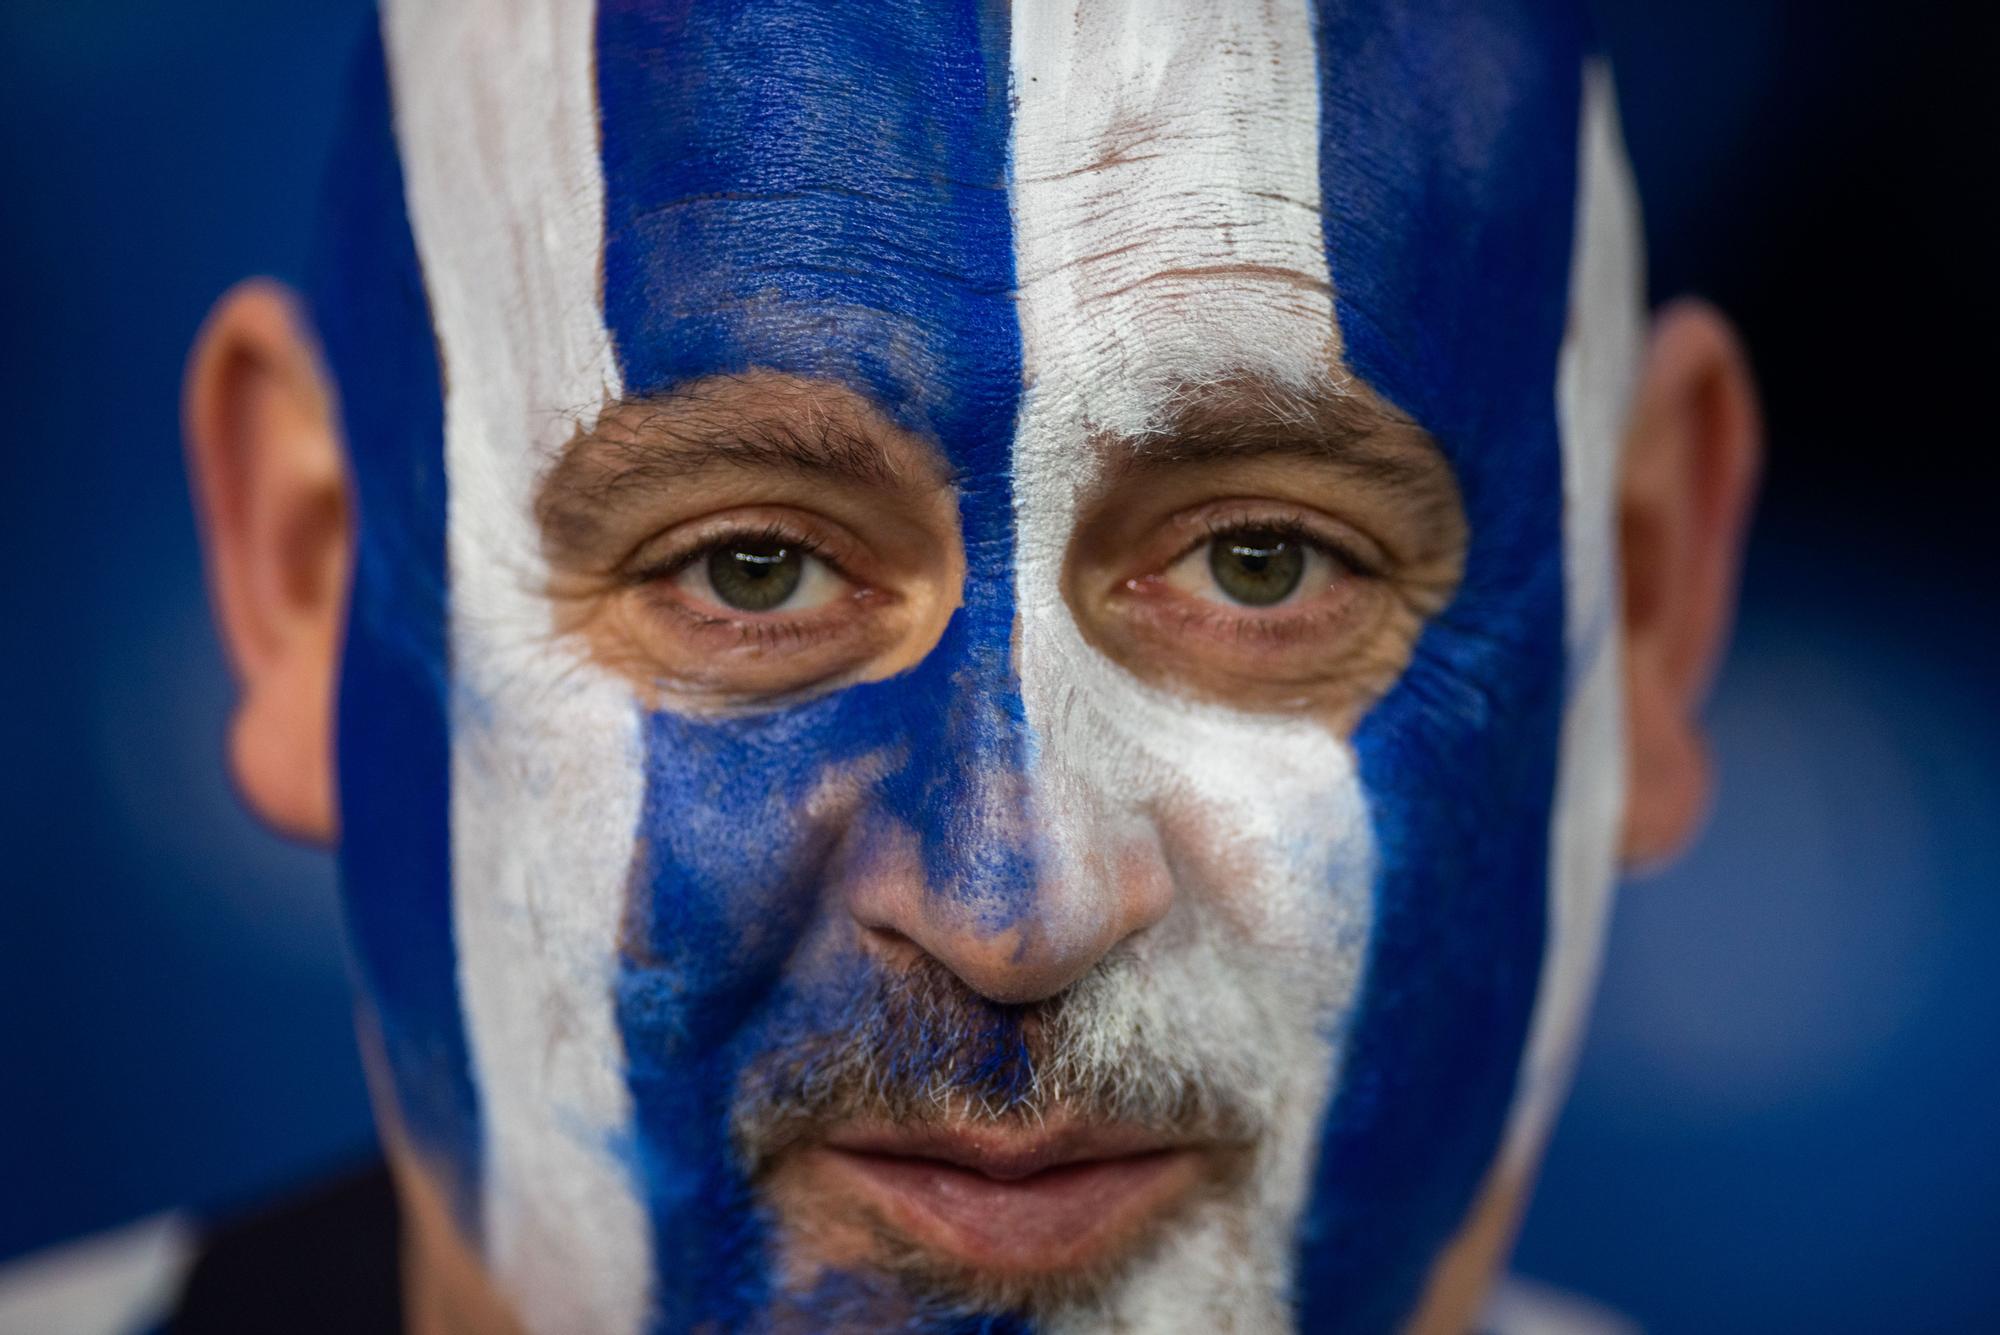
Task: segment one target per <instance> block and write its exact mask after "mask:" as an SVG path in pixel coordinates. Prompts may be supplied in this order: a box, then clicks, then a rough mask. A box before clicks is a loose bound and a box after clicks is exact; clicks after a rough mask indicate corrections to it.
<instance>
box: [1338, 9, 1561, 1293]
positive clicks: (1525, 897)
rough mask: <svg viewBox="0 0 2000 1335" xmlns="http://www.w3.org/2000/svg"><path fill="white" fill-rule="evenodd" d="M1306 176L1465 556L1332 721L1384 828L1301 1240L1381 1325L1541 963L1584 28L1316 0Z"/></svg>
mask: <svg viewBox="0 0 2000 1335" xmlns="http://www.w3.org/2000/svg"><path fill="white" fill-rule="evenodd" d="M1318 35H1319V51H1320V97H1321V128H1320V133H1321V141H1322V149H1321V156H1320V180H1321V188H1322V190H1323V192H1324V202H1325V230H1326V246H1327V260H1328V267H1329V270H1330V271H1331V273H1332V277H1333V285H1334V291H1335V293H1336V309H1337V311H1338V316H1339V321H1340V327H1341V331H1342V335H1343V337H1344V339H1345V341H1346V349H1347V357H1348V360H1349V362H1350V364H1351V365H1352V367H1353V368H1354V370H1355V372H1356V373H1357V374H1359V375H1360V376H1361V377H1362V378H1364V379H1365V380H1367V381H1368V382H1369V383H1370V384H1372V385H1374V386H1375V387H1376V388H1377V389H1378V390H1380V391H1381V392H1382V393H1383V394H1384V395H1386V396H1387V397H1388V398H1389V399H1390V400H1391V401H1393V402H1395V403H1396V404H1398V405H1399V406H1400V407H1402V408H1403V409H1404V410H1405V411H1407V412H1409V413H1411V414H1412V415H1413V416H1414V417H1415V418H1416V419H1417V420H1418V421H1420V422H1422V423H1423V424H1424V425H1425V426H1426V427H1427V428H1428V429H1429V430H1430V432H1431V433H1432V435H1433V436H1434V437H1436V439H1437V440H1438V442H1439V444H1440V446H1441V447H1442V448H1443V450H1444V451H1445V454H1446V456H1447V457H1448V458H1449V459H1450V460H1451V463H1452V466H1453V469H1454V471H1455V472H1456V473H1457V475H1458V483H1459V487H1460V490H1461V493H1462V495H1463V498H1464V504H1465V510H1466V518H1467V522H1468V524H1469V527H1470V532H1471V540H1470V547H1469V549H1468V551H1467V553H1466V560H1465V576H1464V581H1463V583H1462V584H1461V586H1460V589H1459V592H1458V595H1457V597H1456V599H1455V601H1454V602H1453V603H1452V605H1451V606H1450V608H1449V609H1448V610H1447V611H1446V612H1444V613H1443V614H1442V615H1441V616H1440V617H1438V618H1437V619H1436V620H1435V621H1434V622H1433V623H1432V624H1431V625H1430V626H1429V627H1428V628H1427V629H1426V630H1425V632H1424V634H1423V636H1422V638H1421V639H1420V641H1419V643H1418V645H1417V650H1416V654H1415V656H1414V658H1413V659H1412V661H1411V662H1410V665H1409V667H1408V668H1407V669H1406V670H1405V672H1404V674H1403V677H1402V679H1401V681H1400V682H1399V683H1398V685H1397V687H1396V688H1395V690H1394V691H1393V692H1392V693H1391V694H1390V695H1389V696H1388V697H1386V698H1385V699H1384V700H1383V701H1382V702H1381V704H1379V705H1378V706H1377V707H1376V708H1375V709H1374V711H1373V712H1372V713H1371V714H1370V715H1369V716H1368V718H1367V719H1366V720H1365V721H1364V722H1363V724H1362V726H1361V728H1360V729H1359V731H1358V732H1357V734H1356V736H1355V739H1354V745H1355V750H1356V753H1357V756H1358V759H1359V762H1360V768H1361V774H1362V781H1363V783H1364V784H1365V785H1366V787H1367V789H1368V792H1369V793H1370V795H1371V798H1372V804H1373V810H1374V813H1375V828H1376V837H1377V840H1378V847H1379V849H1380V858H1381V865H1380V872H1379V880H1378V889H1377V901H1376V902H1377V917H1376V923H1375V930H1374V938H1373V940H1372V942H1371V946H1370V961H1369V969H1370V974H1369V979H1370V981H1369V983H1368V986H1367V988H1366V989H1365V991H1364V992H1363V994H1362V997H1361V999H1360V1005H1359V1011H1358V1014H1357V1016H1356V1018H1355V1020H1354V1027H1353V1030H1352V1037H1351V1039H1350V1047H1349V1050H1348V1053H1349V1055H1348V1058H1347V1064H1346V1069H1345V1071H1344V1073H1343V1076H1342V1080H1341V1086H1340V1089H1339V1091H1338V1093H1337V1094H1336V1097H1335V1102H1334V1105H1333V1107H1332V1109H1331V1111H1330V1113H1329V1116H1328V1121H1327V1129H1326V1137H1325V1140H1324V1143H1323V1149H1322V1157H1321V1161H1320V1167H1319V1175H1318V1181H1317V1189H1316V1191H1315V1195H1314V1199H1313V1204H1312V1207H1311V1212H1310V1215H1309V1218H1308V1223H1307V1231H1306V1243H1305V1248H1306V1254H1305V1257H1304V1259H1303V1261H1302V1263H1301V1268H1300V1272H1299V1273H1300V1276H1301V1297H1302V1302H1303V1306H1302V1324H1303V1327H1304V1328H1305V1329H1309V1330H1356V1331H1373V1330H1388V1329H1393V1328H1394V1327H1395V1326H1396V1325H1397V1324H1398V1323H1399V1322H1400V1321H1401V1320H1402V1319H1403V1318H1404V1317H1405V1316H1406V1314H1407V1313H1408V1312H1409V1310H1410V1309H1411V1307H1412V1306H1413V1304H1414V1303H1415V1302H1416V1300H1417V1297H1418V1295H1419V1294H1420V1293H1421V1292H1422V1289H1423V1285H1424V1282H1425V1280H1426V1278H1427V1277H1428V1272H1429V1267H1430V1266H1431V1264H1432V1262H1433V1261H1434V1260H1435V1259H1436V1257H1437V1254H1438V1252H1439V1249H1440V1248H1441V1247H1443V1245H1444V1244H1445V1243H1446V1242H1448V1241H1449V1240H1450V1238H1451V1236H1452V1235H1453V1234H1454V1233H1455V1232H1456V1231H1457V1229H1458V1228H1459V1226H1460V1225H1461V1224H1462V1223H1463V1221H1464V1218H1465V1212H1466V1210H1467V1208H1468V1207H1469V1206H1470V1204H1471V1203H1472V1201H1473V1199H1474V1197H1475V1195H1476V1193H1477V1192H1478V1190H1479V1188H1480V1186H1481V1185H1482V1181H1483V1178H1484V1175H1485V1172H1486V1170H1487V1168H1488V1167H1489V1166H1490V1164H1491V1163H1492V1160H1493V1156H1494V1152H1495V1150H1496V1149H1497V1147H1498V1145H1499V1140H1500V1134H1501V1130H1502V1127H1503V1124H1504V1122H1505V1119H1506V1114H1507V1111H1508V1107H1509V1104H1510V1102H1511V1100H1512V1097H1513V1091H1514V1081H1515V1073H1516V1069H1517V1066H1518V1063H1519V1061H1520V1054H1521V1049H1522V1044H1523V1042H1524V1039H1525V1035H1526V1032H1527V1025H1528V1019H1529V1014H1530V1011H1531V1009H1532V1006H1533V1003H1534V999H1535V992H1536V988H1537V984H1538V970H1539V968H1540V964H1541V952H1542V947H1543V931H1544V915H1545V912H1546V907H1547V894H1548V870H1549V868H1548V839H1549V829H1550V801H1551V797H1552V794H1553V791H1554V781H1555V757H1556V738H1557V733H1558V728H1559V725H1560V720H1561V708H1562V703H1563V687H1564V672H1563V571H1562V533H1561V523H1562V494H1563V493H1562V460H1561V445H1560V441H1559V439H1558V436H1557V426H1556V400H1555V385H1556V356H1557V350H1558V348H1559V346H1560V344H1561V341H1562V335H1563V326H1564V319H1565V313H1566V309H1567V296H1568V269H1569V261H1570V245H1571V231H1572V226H1573V223H1572V212H1573V209H1574V207H1575V176H1576V142H1577V114H1578V107H1579V103H1580V98H1581V73H1580V71H1581V62H1582V59H1583V55H1584V50H1585V47H1584V35H1583V33H1582V31H1581V17H1580V15H1577V14H1576V13H1575V12H1574V11H1573V9H1572V7H1571V6H1568V5H1557V4H1535V3H1523V2H1521V0H1482V3H1479V4H1477V5H1457V6H1453V7H1452V9H1451V15H1450V18H1449V19H1448V20H1445V19H1438V18H1433V17H1429V16H1427V15H1424V14H1422V13H1419V12H1416V11H1415V8H1414V7H1412V6H1407V5H1404V4H1401V3H1397V0H1322V3H1321V4H1320V6H1319V14H1318Z"/></svg>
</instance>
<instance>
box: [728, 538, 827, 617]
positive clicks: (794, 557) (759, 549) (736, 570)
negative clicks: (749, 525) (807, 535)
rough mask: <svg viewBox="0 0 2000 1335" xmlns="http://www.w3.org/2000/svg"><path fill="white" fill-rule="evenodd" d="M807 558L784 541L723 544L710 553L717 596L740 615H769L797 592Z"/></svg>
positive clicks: (803, 574) (803, 575) (804, 571)
mask: <svg viewBox="0 0 2000 1335" xmlns="http://www.w3.org/2000/svg"><path fill="white" fill-rule="evenodd" d="M805 573H806V561H805V556H804V555H803V554H802V553H800V552H799V551H797V550H796V549H794V548H791V547H787V546H786V545H785V544H784V543H782V542H770V541H747V542H730V543H724V544H723V545H722V546H720V547H717V548H716V549H715V550H714V551H712V552H710V553H709V554H708V583H709V587H711V588H713V589H714V590H715V596H716V597H718V598H720V599H722V601H723V602H725V603H727V604H728V605H729V606H731V607H733V608H736V609H737V610H738V611H741V612H768V611H770V610H771V609H772V608H774V607H777V606H779V605H781V604H782V603H783V602H784V601H785V600H786V599H787V598H789V597H791V596H792V594H793V593H794V592H795V591H797V589H798V587H799V581H800V580H801V579H803V578H804V577H805Z"/></svg>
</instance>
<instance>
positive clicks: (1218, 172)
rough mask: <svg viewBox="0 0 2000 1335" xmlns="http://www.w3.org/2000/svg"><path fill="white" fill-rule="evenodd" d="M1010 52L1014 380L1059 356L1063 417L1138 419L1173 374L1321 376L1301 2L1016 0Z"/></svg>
mask: <svg viewBox="0 0 2000 1335" xmlns="http://www.w3.org/2000/svg"><path fill="white" fill-rule="evenodd" d="M1279 10H1283V11H1285V12H1282V13H1280V12H1277V11H1279ZM1012 49H1013V92H1014V96H1015V99H1016V103H1015V106H1016V111H1015V117H1016V119H1015V127H1014V157H1013V174H1014V226H1015V255H1016V260H1015V263H1016V270H1017V273H1018V275H1019V282H1020V288H1021V326H1022V328H1021V336H1022V344H1023V353H1024V356H1025V359H1026V363H1027V367H1028V381H1029V384H1030V385H1039V384H1040V382H1041V381H1042V379H1043V378H1044V377H1046V376H1048V374H1049V373H1050V369H1051V367H1052V366H1054V364H1055V363H1056V362H1057V360H1058V359H1060V361H1061V368H1060V369H1061V371H1062V372H1063V376H1062V392H1063V394H1064V395H1066V396H1069V398H1070V400H1071V401H1069V402H1066V403H1065V404H1064V405H1063V406H1064V409H1065V411H1066V412H1067V413H1068V414H1069V415H1070V416H1072V417H1076V418H1079V419H1081V420H1084V421H1088V422H1090V423H1092V424H1094V425H1096V426H1097V427H1099V428H1102V429H1105V430H1110V431H1121V432H1126V433H1133V434H1136V433H1138V432H1140V431H1142V430H1144V429H1145V427H1146V426H1147V425H1148V424H1149V423H1150V422H1151V421H1152V419H1153V418H1154V416H1155V415H1156V414H1157V413H1158V412H1159V410H1160V409H1161V407H1162V406H1163V403H1162V398H1161V395H1162V392H1163V391H1164V390H1165V389H1167V388H1168V387H1169V386H1171V385H1172V384H1173V383H1175V382H1176V381H1181V382H1188V381H1192V382H1196V383H1199V382H1201V381H1203V380H1207V379H1211V378H1213V377H1215V376H1218V375H1222V374H1227V373H1231V372H1258V373H1262V374H1265V375H1268V376H1271V377H1273V378H1276V379H1278V380H1281V381H1284V382H1288V383H1296V384H1300V385H1301V386H1303V385H1304V384H1307V383H1311V381H1312V380H1313V379H1314V378H1316V377H1317V376H1319V375H1322V374H1324V372H1325V371H1326V370H1327V368H1329V367H1330V366H1331V364H1332V357H1333V355H1334V354H1335V352H1336V351H1337V349H1336V348H1335V346H1334V343H1333V340H1334V337H1335V325H1334V319H1333V306H1332V297H1331V294H1330V291H1329V289H1328V285H1327V282H1326V252H1325V247H1324V241H1323V237H1322V234H1321V231H1320V218H1319V99H1318V91H1317V88H1318V80H1317V74H1316V69H1315V57H1314V52H1315V48H1314V45H1313V37H1312V32H1311V29H1310V26H1309V17H1308V13H1307V10H1306V6H1305V5H1303V4H1298V5H1284V6H1280V5H1260V6H1252V5H1244V4H1239V3H1233V2H1232V0H1211V2H1210V3H1200V2H1199V0H1171V2H1170V3H1157V4H1145V3H1137V2H1136V0H1104V2H1103V3H1093V4H1081V3H1070V2H1069V0H1021V2H1020V3H1017V4H1015V5H1014V7H1013V47H1012ZM1051 389H1053V385H1050V386H1046V387H1043V390H1042V392H1043V393H1045V394H1046V393H1048V392H1050V390H1051ZM1077 462H1079V461H1077V460H1072V461H1071V462H1070V466H1071V467H1074V466H1076V463H1077Z"/></svg>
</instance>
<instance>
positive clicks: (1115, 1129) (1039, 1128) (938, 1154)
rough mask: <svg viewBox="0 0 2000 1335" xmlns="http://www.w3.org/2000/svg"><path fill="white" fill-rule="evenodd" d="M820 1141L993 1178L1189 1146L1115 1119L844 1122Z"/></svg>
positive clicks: (855, 1151)
mask: <svg viewBox="0 0 2000 1335" xmlns="http://www.w3.org/2000/svg"><path fill="white" fill-rule="evenodd" d="M824 1143H825V1145H826V1146H827V1148H829V1149H835V1150H843V1151H846V1152H847V1153H850V1154H873V1155H884V1156H893V1157H896V1158H905V1159H933V1160H937V1161H939V1162H941V1163H947V1164H950V1165H952V1166H953V1167H957V1168H963V1169H966V1170H967V1171H969V1172H974V1173H979V1174H981V1175H983V1176H985V1177H989V1178H992V1179H994V1180H995V1181H998V1182H1013V1181H1018V1180H1020V1179H1022V1178H1027V1177H1033V1176H1034V1175H1035V1174H1037V1173H1041V1172H1046V1171H1047V1170H1049V1169H1051V1168H1061V1167H1063V1166H1065V1165H1067V1164H1076V1163H1088V1162H1093V1161H1098V1160H1105V1159H1125V1158H1132V1157H1135V1156H1138V1155H1141V1154H1154V1153H1158V1152H1160V1151H1163V1150H1171V1149H1184V1148H1190V1146H1189V1145H1188V1144H1187V1142H1186V1141H1184V1140H1180V1139H1177V1138H1175V1137H1172V1136H1168V1135H1163V1134H1161V1133H1159V1132H1157V1131H1152V1130H1148V1129H1146V1128H1144V1127H1138V1126H1131V1125H1119V1124H1115V1123H1113V1124H1104V1123H1097V1124H1068V1125H1063V1124H1042V1125H1036V1126H1030V1127H1019V1126H992V1125H979V1124H959V1125H953V1126H890V1125H870V1124H849V1125H846V1126H841V1127H837V1128H835V1129H834V1130H833V1131H832V1132H830V1133H829V1134H828V1135H827V1137H826V1139H825V1142H824Z"/></svg>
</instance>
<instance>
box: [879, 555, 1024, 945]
mask: <svg viewBox="0 0 2000 1335" xmlns="http://www.w3.org/2000/svg"><path fill="white" fill-rule="evenodd" d="M993 583H994V582H993V581H992V580H990V579H986V580H981V579H980V578H979V577H978V576H976V575H975V576H974V577H972V578H971V579H970V580H969V581H968V586H967V590H966V602H965V605H964V606H963V607H961V608H960V610H959V612H958V615H957V616H956V617H954V619H953V623H952V627H951V629H950V630H949V631H948V632H947V634H946V637H945V639H944V641H943V642H942V643H940V644H939V646H938V648H937V650H936V651H934V652H933V653H932V655H931V656H930V658H929V659H928V660H927V661H926V662H925V664H924V665H923V666H922V667H921V668H919V669H918V671H917V672H915V673H913V674H911V676H910V677H909V678H907V679H905V681H904V682H899V683H891V689H898V690H900V691H902V692H903V695H904V702H905V706H906V709H905V713H906V717H907V719H908V724H907V727H906V736H905V745H906V746H907V752H906V755H907V763H906V764H904V765H903V766H902V767H901V768H900V769H899V770H898V771H897V772H896V773H895V774H894V775H893V776H891V778H890V779H889V780H888V782H886V783H885V784H884V790H883V798H884V803H885V805H886V806H887V807H888V809H889V811H888V814H890V815H891V816H892V817H894V818H895V819H897V820H898V821H899V822H900V823H902V824H904V825H905V826H906V827H907V828H908V829H909V830H910V831H911V832H912V833H913V834H914V835H915V836H916V841H917V847H918V848H919V850H920V851H921V856H920V861H921V864H922V868H923V879H924V891H925V897H926V899H927V900H934V901H937V903H936V904H935V906H934V907H935V908H936V909H937V910H938V911H939V912H941V913H946V914H947V915H952V914H955V915H956V916H969V917H970V918H973V919H976V920H977V922H978V923H979V924H980V925H981V926H983V927H985V928H987V929H989V930H991V931H996V932H997V931H1004V930H1006V929H1007V928H1008V927H1009V926H1010V925H1012V924H1014V923H1015V922H1017V921H1018V920H1019V919H1020V918H1021V917H1023V916H1024V915H1028V914H1031V913H1032V912H1033V909H1034V902H1035V899H1036V888H1037V883H1038V881H1039V880H1040V877H1039V875H1038V866H1037V864H1038V857H1037V849H1036V844H1037V838H1036V830H1035V824H1034V812H1033V810H1032V809H1031V800H1030V785H1029V782H1028V766H1029V764H1030V761H1031V756H1032V753H1033V750H1034V747H1033V741H1032V738H1031V737H1030V735H1029V730H1028V722H1027V711H1026V709H1025V708H1024V707H1023V705H1022V702H1021V684H1020V679H1019V676H1018V674H1017V673H1016V671H1015V668H1014V664H1013V662H1012V651H1011V645H1010V641H1011V639H1012V634H1013V626H1012V622H1013V609H1012V600H1011V598H1009V597H1007V596H1006V591H1005V590H1004V589H999V588H995V587H993Z"/></svg>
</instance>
